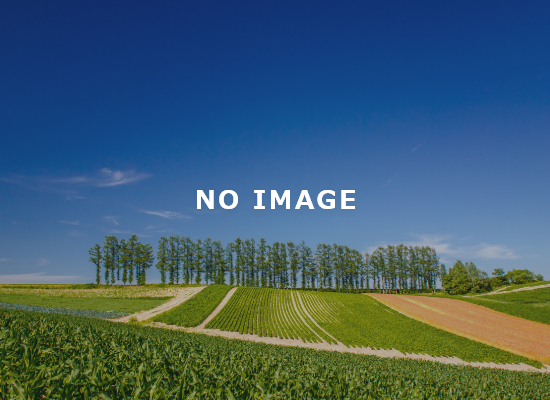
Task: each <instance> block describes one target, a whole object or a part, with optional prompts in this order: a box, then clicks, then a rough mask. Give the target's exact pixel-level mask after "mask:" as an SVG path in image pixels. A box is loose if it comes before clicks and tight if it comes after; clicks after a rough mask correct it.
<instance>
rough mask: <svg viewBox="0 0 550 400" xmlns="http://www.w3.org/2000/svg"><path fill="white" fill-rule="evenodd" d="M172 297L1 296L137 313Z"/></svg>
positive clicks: (21, 301) (28, 302)
mask: <svg viewBox="0 0 550 400" xmlns="http://www.w3.org/2000/svg"><path fill="white" fill-rule="evenodd" d="M168 299H170V297H145V298H144V297H138V298H122V299H119V298H112V297H103V298H101V297H99V298H89V297H85V298H80V297H49V296H32V295H17V294H12V295H5V294H2V295H0V302H3V303H10V304H20V305H21V304H25V305H29V306H38V307H53V308H70V309H75V310H95V311H114V312H122V313H129V314H132V313H135V312H139V311H141V310H149V309H151V308H155V307H157V306H160V305H161V304H162V303H164V302H166V301H167V300H168Z"/></svg>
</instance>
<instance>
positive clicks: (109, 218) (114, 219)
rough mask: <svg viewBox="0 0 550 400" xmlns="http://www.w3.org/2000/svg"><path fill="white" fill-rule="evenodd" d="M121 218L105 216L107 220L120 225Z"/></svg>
mask: <svg viewBox="0 0 550 400" xmlns="http://www.w3.org/2000/svg"><path fill="white" fill-rule="evenodd" d="M119 218H120V217H110V216H107V217H105V219H106V220H107V221H109V222H111V223H113V224H114V225H116V226H119V225H120V224H119V223H118V221H117V220H118V219H119Z"/></svg>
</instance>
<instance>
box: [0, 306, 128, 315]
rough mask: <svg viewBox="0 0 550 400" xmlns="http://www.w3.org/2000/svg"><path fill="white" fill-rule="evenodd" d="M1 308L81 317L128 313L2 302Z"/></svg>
mask: <svg viewBox="0 0 550 400" xmlns="http://www.w3.org/2000/svg"><path fill="white" fill-rule="evenodd" d="M0 308H7V309H10V310H25V311H36V312H43V313H53V314H64V315H76V316H79V317H90V318H103V319H114V318H120V317H125V316H126V315H128V314H127V313H124V312H117V311H97V310H80V309H76V308H70V307H69V308H58V307H41V306H29V305H26V304H14V303H0Z"/></svg>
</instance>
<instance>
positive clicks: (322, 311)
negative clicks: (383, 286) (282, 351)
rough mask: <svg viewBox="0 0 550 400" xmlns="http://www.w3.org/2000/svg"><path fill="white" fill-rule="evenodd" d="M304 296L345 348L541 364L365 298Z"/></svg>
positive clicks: (325, 294) (466, 359)
mask: <svg viewBox="0 0 550 400" xmlns="http://www.w3.org/2000/svg"><path fill="white" fill-rule="evenodd" d="M302 296H303V295H302ZM307 296H309V297H310V298H311V299H313V300H314V301H317V305H316V306H315V308H316V309H318V310H319V317H318V318H319V321H318V323H319V325H321V327H323V328H324V329H325V330H326V331H327V332H328V333H330V334H331V335H332V336H334V337H335V338H336V339H338V340H339V341H341V342H342V343H344V344H345V345H346V346H359V347H370V348H375V349H392V348H393V349H396V350H399V351H401V352H402V353H416V354H419V353H420V354H429V355H431V356H444V357H458V358H460V359H461V360H464V361H469V362H470V361H485V362H495V363H512V364H516V363H522V362H523V363H526V364H529V365H533V366H538V367H540V366H541V365H542V364H541V363H539V362H537V361H533V360H530V359H528V358H525V357H521V356H518V355H515V354H512V353H509V352H507V351H504V350H500V349H497V348H495V347H491V346H488V345H486V344H483V343H479V342H476V341H473V340H470V339H467V338H464V337H462V336H458V335H454V334H452V333H450V332H446V331H443V330H440V329H437V328H434V327H432V326H430V325H427V324H424V323H422V322H420V321H416V320H414V319H412V318H409V317H407V316H405V315H403V314H400V313H398V312H397V311H394V310H392V309H391V308H389V307H387V306H386V305H384V304H382V303H380V302H378V301H377V300H375V299H373V298H371V297H369V296H363V295H351V294H342V293H313V292H310V293H308V294H307ZM311 307H312V308H313V306H311ZM323 315H324V316H323ZM329 316H330V317H331V319H328V317H329Z"/></svg>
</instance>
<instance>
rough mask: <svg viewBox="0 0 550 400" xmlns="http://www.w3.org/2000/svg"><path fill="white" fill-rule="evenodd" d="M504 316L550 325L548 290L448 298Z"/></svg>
mask: <svg viewBox="0 0 550 400" xmlns="http://www.w3.org/2000/svg"><path fill="white" fill-rule="evenodd" d="M448 297H450V298H455V299H458V300H462V301H467V302H468V303H473V304H477V305H480V306H484V307H487V308H490V309H492V310H495V311H499V312H502V313H504V314H508V315H513V316H515V317H520V318H525V319H528V320H530V321H535V322H541V323H543V324H548V325H550V288H543V289H534V290H526V291H522V292H512V293H502V294H493V295H490V296H476V297H471V296H448Z"/></svg>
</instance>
